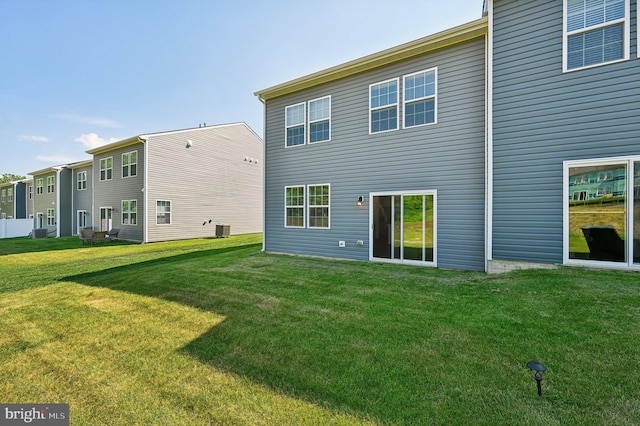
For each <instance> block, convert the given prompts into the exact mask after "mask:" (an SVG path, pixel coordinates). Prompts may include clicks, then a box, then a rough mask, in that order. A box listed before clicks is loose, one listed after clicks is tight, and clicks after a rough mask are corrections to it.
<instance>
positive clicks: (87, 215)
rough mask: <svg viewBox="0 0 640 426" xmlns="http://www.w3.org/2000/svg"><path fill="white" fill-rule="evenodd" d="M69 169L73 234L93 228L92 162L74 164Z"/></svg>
mask: <svg viewBox="0 0 640 426" xmlns="http://www.w3.org/2000/svg"><path fill="white" fill-rule="evenodd" d="M70 169H71V180H72V185H71V194H72V209H71V210H72V212H73V213H72V214H73V216H72V218H71V219H72V221H73V226H72V229H73V234H74V235H78V234H80V230H81V229H83V228H89V227H93V220H92V219H93V214H94V212H93V178H94V176H93V160H88V161H84V162H79V163H75V164H73V165H71V166H70Z"/></svg>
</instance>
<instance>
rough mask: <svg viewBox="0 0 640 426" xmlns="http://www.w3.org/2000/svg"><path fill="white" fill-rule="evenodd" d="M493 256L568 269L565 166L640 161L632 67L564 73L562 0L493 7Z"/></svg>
mask: <svg viewBox="0 0 640 426" xmlns="http://www.w3.org/2000/svg"><path fill="white" fill-rule="evenodd" d="M493 7H494V33H493V35H494V42H493V59H494V60H493V165H494V170H493V183H494V185H493V258H494V259H502V260H520V261H532V262H546V263H561V262H562V245H563V241H562V229H563V223H562V220H563V218H562V214H563V213H562V208H563V205H562V189H563V188H562V173H563V161H566V160H578V159H591V158H603V157H615V156H623V155H638V154H640V144H638V140H640V121H638V117H637V111H638V109H637V105H638V102H639V101H640V84H638V65H639V64H640V62H638V59H637V57H636V52H637V50H636V2H631V9H632V10H631V44H630V45H631V49H630V50H631V59H630V60H628V61H624V62H620V63H615V64H608V65H602V66H598V67H594V68H590V69H583V70H577V71H572V72H568V73H564V74H563V72H562V37H563V33H562V19H563V14H562V0H547V1H535V2H525V1H516V0H497V1H495V2H494V6H493Z"/></svg>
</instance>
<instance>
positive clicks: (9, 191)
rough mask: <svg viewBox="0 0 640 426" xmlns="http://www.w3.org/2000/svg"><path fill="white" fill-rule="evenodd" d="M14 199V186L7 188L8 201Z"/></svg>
mask: <svg viewBox="0 0 640 426" xmlns="http://www.w3.org/2000/svg"><path fill="white" fill-rule="evenodd" d="M12 201H13V188H7V202H9V203H11V202H12Z"/></svg>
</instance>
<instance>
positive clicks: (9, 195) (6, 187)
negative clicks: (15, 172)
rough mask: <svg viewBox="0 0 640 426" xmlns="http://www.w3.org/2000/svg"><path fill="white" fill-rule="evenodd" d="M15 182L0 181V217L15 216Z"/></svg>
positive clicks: (11, 217)
mask: <svg viewBox="0 0 640 426" xmlns="http://www.w3.org/2000/svg"><path fill="white" fill-rule="evenodd" d="M15 186H16V182H5V183H0V219H14V218H16V202H15V195H14V194H15Z"/></svg>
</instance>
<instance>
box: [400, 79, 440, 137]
mask: <svg viewBox="0 0 640 426" xmlns="http://www.w3.org/2000/svg"><path fill="white" fill-rule="evenodd" d="M403 86H404V95H403V102H404V104H403V111H404V121H403V122H402V125H403V127H405V128H406V127H413V126H421V125H423V124H432V123H435V122H436V70H435V69H432V70H428V71H420V72H417V73H414V74H409V75H405V76H404V78H403Z"/></svg>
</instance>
